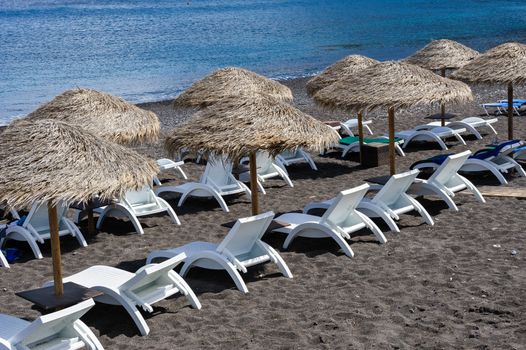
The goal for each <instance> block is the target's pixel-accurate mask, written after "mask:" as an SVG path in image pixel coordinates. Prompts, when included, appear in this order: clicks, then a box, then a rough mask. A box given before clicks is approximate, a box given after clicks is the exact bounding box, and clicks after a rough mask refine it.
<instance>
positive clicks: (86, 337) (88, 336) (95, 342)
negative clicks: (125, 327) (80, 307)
mask: <svg viewBox="0 0 526 350" xmlns="http://www.w3.org/2000/svg"><path fill="white" fill-rule="evenodd" d="M73 327H74V328H75V329H76V330H77V331H78V332H79V334H81V338H82V340H83V341H84V342H85V343H86V345H87V346H88V348H89V349H91V350H104V348H103V347H102V344H101V343H100V341H99V339H97V337H95V336H94V334H93V332H92V331H91V329H89V327H88V326H86V324H85V323H84V322H82V321H81V320H77V321H75V323H74V325H73Z"/></svg>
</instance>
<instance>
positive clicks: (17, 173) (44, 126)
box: [0, 120, 159, 295]
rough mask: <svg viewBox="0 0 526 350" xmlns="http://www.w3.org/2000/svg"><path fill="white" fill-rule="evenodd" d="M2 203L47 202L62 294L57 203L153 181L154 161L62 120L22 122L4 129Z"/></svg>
mask: <svg viewBox="0 0 526 350" xmlns="http://www.w3.org/2000/svg"><path fill="white" fill-rule="evenodd" d="M0 167H1V169H2V176H0V201H1V202H6V203H7V204H8V205H9V206H12V207H16V208H21V207H28V206H30V205H31V204H32V203H33V202H35V201H39V202H48V211H49V218H50V233H51V245H52V255H53V266H54V275H55V291H56V293H57V294H58V295H60V294H61V293H62V291H63V290H62V277H61V270H60V243H59V235H58V223H57V213H56V204H57V203H58V202H59V201H61V200H64V201H67V202H77V201H78V202H85V201H87V200H89V199H91V198H92V197H93V195H94V194H99V195H100V197H101V198H102V200H106V199H110V198H112V197H114V196H120V195H122V194H124V193H125V192H126V191H127V190H130V189H137V188H139V187H142V186H144V185H145V184H148V183H149V182H150V181H151V179H152V177H153V176H154V175H155V174H157V172H158V170H159V169H158V166H157V164H156V162H155V161H151V160H148V159H146V158H145V157H143V156H141V155H139V154H137V153H136V152H134V151H132V150H131V149H128V148H126V147H123V146H120V145H117V144H115V143H113V142H110V141H107V140H105V139H102V138H100V137H98V136H96V135H94V134H92V133H89V132H87V131H85V130H83V129H81V128H79V127H76V126H72V125H69V124H67V123H64V122H61V121H57V120H35V121H27V120H22V121H19V122H17V123H15V124H12V125H11V126H9V127H8V128H7V129H6V130H5V131H4V132H3V133H2V142H1V143H0Z"/></svg>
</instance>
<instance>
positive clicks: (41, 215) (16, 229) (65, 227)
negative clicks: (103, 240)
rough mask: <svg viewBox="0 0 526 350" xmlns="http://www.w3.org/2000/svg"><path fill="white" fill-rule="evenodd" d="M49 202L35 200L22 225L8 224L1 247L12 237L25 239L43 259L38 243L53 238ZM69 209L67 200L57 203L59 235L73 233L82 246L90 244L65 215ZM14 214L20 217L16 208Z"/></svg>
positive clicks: (36, 254) (20, 239) (37, 255)
mask: <svg viewBox="0 0 526 350" xmlns="http://www.w3.org/2000/svg"><path fill="white" fill-rule="evenodd" d="M47 209H48V208H47V203H41V202H35V203H33V205H32V206H31V209H30V210H29V213H28V214H27V217H26V219H25V220H24V223H23V224H22V225H21V226H18V225H8V226H7V229H6V234H5V237H3V238H2V239H0V247H2V246H3V245H4V243H5V242H6V241H8V240H10V239H12V240H15V241H25V242H27V243H28V244H29V247H31V250H32V251H33V254H34V255H35V258H37V259H42V252H41V251H40V248H39V247H38V243H40V244H44V241H45V240H48V239H50V238H51V233H50V229H49V218H48V210H47ZM66 210H67V205H66V203H65V202H59V203H58V205H57V218H58V223H59V231H58V233H59V235H60V236H65V235H71V236H73V237H75V238H76V239H77V241H78V242H79V244H80V245H81V246H82V247H87V246H88V244H87V243H86V240H85V239H84V236H83V235H82V233H81V232H80V230H79V229H78V227H77V226H76V225H75V224H74V223H73V222H72V221H71V220H69V219H68V218H66V217H65V216H64V215H65V213H66ZM12 212H13V214H14V216H15V217H16V218H17V219H19V218H20V216H19V215H18V213H17V212H16V211H15V210H12Z"/></svg>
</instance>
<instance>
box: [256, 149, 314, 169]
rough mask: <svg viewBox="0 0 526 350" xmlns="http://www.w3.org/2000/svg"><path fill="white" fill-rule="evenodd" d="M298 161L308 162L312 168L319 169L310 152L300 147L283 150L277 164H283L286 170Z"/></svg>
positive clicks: (277, 158) (282, 166)
mask: <svg viewBox="0 0 526 350" xmlns="http://www.w3.org/2000/svg"><path fill="white" fill-rule="evenodd" d="M296 163H307V164H309V166H310V167H311V169H312V170H318V167H316V163H314V160H313V159H312V157H311V156H310V154H308V153H307V152H305V151H304V150H302V149H300V148H298V149H297V150H294V151H284V152H281V154H279V155H278V156H277V157H276V164H277V165H278V166H281V168H282V169H283V170H285V171H286V167H288V166H289V165H291V164H296ZM258 165H259V164H258Z"/></svg>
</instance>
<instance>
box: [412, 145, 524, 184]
mask: <svg viewBox="0 0 526 350" xmlns="http://www.w3.org/2000/svg"><path fill="white" fill-rule="evenodd" d="M522 145H523V142H522V141H520V140H511V141H505V142H502V143H500V144H499V145H497V146H495V147H493V148H487V149H482V150H479V151H477V152H475V153H474V154H473V155H471V156H470V157H469V158H468V159H467V160H466V161H465V162H464V164H463V165H462V167H461V168H460V170H459V172H461V173H479V172H491V173H492V174H493V175H494V176H495V177H496V178H497V179H498V180H499V182H500V183H501V184H502V185H506V184H508V180H506V178H505V177H504V175H503V174H506V173H508V172H510V171H513V170H515V171H516V172H517V174H519V176H522V177H525V176H526V172H525V171H524V169H523V168H522V167H521V165H520V164H519V163H517V161H515V160H514V159H513V158H512V157H511V156H510V154H512V152H513V151H514V150H515V149H517V148H518V147H521V146H522ZM443 160H444V159H443V157H432V158H429V159H426V160H424V161H421V162H418V168H438V167H439V166H440V164H441V162H442V161H443Z"/></svg>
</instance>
